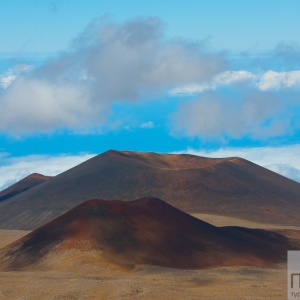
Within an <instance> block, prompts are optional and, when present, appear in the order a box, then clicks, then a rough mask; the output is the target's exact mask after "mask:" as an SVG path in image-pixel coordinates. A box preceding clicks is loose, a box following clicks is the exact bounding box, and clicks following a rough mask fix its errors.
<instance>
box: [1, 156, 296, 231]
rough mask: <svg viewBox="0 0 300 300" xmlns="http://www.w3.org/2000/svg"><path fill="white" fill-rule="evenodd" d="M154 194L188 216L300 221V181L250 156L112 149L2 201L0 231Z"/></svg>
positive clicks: (274, 221)
mask: <svg viewBox="0 0 300 300" xmlns="http://www.w3.org/2000/svg"><path fill="white" fill-rule="evenodd" d="M149 196H151V197H156V198H160V199H163V200H164V201H166V202H167V203H170V204H172V205H174V206H175V207H177V208H179V209H181V210H183V211H185V212H188V213H197V212H201V213H212V214H220V215H226V216H233V217H239V218H245V219H249V220H254V221H260V222H262V221H263V222H271V223H277V224H279V223H280V224H297V225H299V215H300V184H299V183H297V182H295V181H292V180H290V179H287V178H285V177H283V176H281V175H278V174H276V173H274V172H271V171H269V170H267V169H265V168H262V167H260V166H258V165H256V164H254V163H251V162H249V161H247V160H244V159H240V158H222V159H212V158H204V157H198V156H193V155H175V154H156V153H138V152H130V151H122V152H119V151H108V152H105V153H103V154H101V155H98V156H96V157H94V158H92V159H90V160H88V161H86V162H84V163H82V164H80V165H78V166H76V167H74V168H72V169H70V170H68V171H66V172H64V173H62V174H60V175H58V176H56V177H54V178H53V179H51V180H49V181H47V182H45V183H43V184H42V185H38V186H36V187H34V188H31V189H30V190H28V191H26V192H23V193H21V194H19V195H17V196H14V197H12V198H10V199H9V200H7V201H4V202H2V203H0V228H13V229H35V228H37V227H39V226H41V225H43V224H45V223H47V222H49V221H51V220H53V219H54V218H56V217H57V216H59V215H61V214H63V213H64V212H66V211H68V210H70V209H71V208H72V207H74V206H76V205H78V204H80V203H83V202H84V201H86V200H87V199H106V200H112V199H122V200H134V199H138V198H142V197H149Z"/></svg>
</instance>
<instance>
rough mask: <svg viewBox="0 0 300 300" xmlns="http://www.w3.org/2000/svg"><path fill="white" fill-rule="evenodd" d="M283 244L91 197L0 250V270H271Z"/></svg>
mask: <svg viewBox="0 0 300 300" xmlns="http://www.w3.org/2000/svg"><path fill="white" fill-rule="evenodd" d="M288 247H289V242H288V240H287V239H286V238H285V237H283V236H281V235H278V234H275V233H272V232H268V231H264V230H250V229H246V228H237V227H223V228H222V227H221V228H218V227H215V226H212V225H210V224H208V223H205V222H203V221H201V220H199V219H196V218H194V217H192V216H190V215H188V214H186V213H184V212H182V211H180V210H178V209H176V208H175V207H172V206H171V205H169V204H167V203H165V202H163V201H161V200H159V199H156V198H143V199H139V200H135V201H130V202H126V201H105V200H90V201H87V202H85V203H83V204H80V205H79V206H77V207H75V208H74V209H72V210H70V211H69V212H67V213H65V214H63V215H62V216H60V217H58V218H57V219H55V220H53V221H51V222H50V223H48V224H46V225H44V226H42V227H40V228H39V229H37V230H35V231H33V232H32V233H30V234H28V235H26V236H25V237H23V238H22V239H20V240H19V241H16V242H14V243H13V244H11V245H9V246H7V247H6V248H4V249H3V250H2V251H0V262H1V264H0V265H1V266H2V268H4V269H21V268H25V267H28V266H35V267H46V268H57V267H62V266H68V265H69V263H70V262H71V265H75V266H76V265H80V264H82V263H84V261H85V259H86V258H87V257H89V256H90V255H91V254H92V256H93V260H92V263H93V264H100V265H103V266H113V267H126V268H132V267H134V266H135V265H140V264H148V265H158V266H165V267H173V268H183V269H202V268H211V267H220V266H236V265H247V266H249V265H255V266H270V265H272V264H274V263H277V262H279V261H281V260H282V259H284V258H285V255H286V249H287V248H288Z"/></svg>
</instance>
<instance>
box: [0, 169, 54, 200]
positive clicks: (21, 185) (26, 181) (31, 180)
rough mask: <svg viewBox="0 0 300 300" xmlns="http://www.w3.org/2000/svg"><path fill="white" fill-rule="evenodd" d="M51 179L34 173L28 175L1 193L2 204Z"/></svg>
mask: <svg viewBox="0 0 300 300" xmlns="http://www.w3.org/2000/svg"><path fill="white" fill-rule="evenodd" d="M50 178H52V176H44V175H42V174H38V173H33V174H31V175H28V176H27V177H25V178H23V179H22V180H20V181H18V182H16V183H15V184H13V185H11V186H10V187H8V188H6V189H5V190H3V191H1V192H0V202H1V201H4V200H6V199H9V198H11V197H13V196H15V195H18V194H20V193H23V192H25V191H27V190H29V189H31V188H33V187H34V186H36V185H38V184H40V183H43V182H45V181H47V180H49V179H50Z"/></svg>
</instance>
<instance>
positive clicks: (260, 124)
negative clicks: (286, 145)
mask: <svg viewBox="0 0 300 300" xmlns="http://www.w3.org/2000/svg"><path fill="white" fill-rule="evenodd" d="M299 88H300V71H288V72H275V71H266V72H263V73H261V74H254V73H251V72H247V71H226V72H223V73H220V74H218V75H216V76H214V77H213V78H212V80H211V81H210V82H208V83H207V84H206V85H203V84H202V85H198V86H197V85H193V86H187V87H184V88H178V89H173V90H172V92H173V95H174V94H180V93H183V94H185V95H187V94H189V93H192V94H194V97H193V98H192V99H191V98H189V99H188V100H182V101H181V102H180V104H179V106H178V108H177V110H176V112H175V113H173V114H172V115H171V120H172V122H171V124H172V130H173V133H175V134H177V133H181V134H184V135H188V136H199V137H200V138H206V139H207V138H208V139H211V138H214V139H216V138H217V139H223V140H226V139H227V138H240V137H250V138H251V139H255V140H263V139H268V138H273V137H274V138H275V137H281V136H289V135H293V134H294V133H295V132H297V130H298V129H299V128H300V124H299V121H298V120H299V115H300V103H299V96H300V94H299Z"/></svg>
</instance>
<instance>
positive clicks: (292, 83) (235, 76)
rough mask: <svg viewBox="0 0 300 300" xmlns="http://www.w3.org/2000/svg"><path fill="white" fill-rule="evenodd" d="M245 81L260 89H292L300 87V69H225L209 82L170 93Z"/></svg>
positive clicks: (198, 92) (192, 91) (196, 90)
mask: <svg viewBox="0 0 300 300" xmlns="http://www.w3.org/2000/svg"><path fill="white" fill-rule="evenodd" d="M239 83H245V84H247V85H248V86H249V87H251V88H253V89H257V90H260V91H268V90H281V89H292V88H299V87H300V71H289V72H275V71H272V70H269V71H266V72H263V73H258V74H254V73H251V72H248V71H245V70H239V71H225V72H222V73H220V74H217V75H215V76H214V77H213V78H212V79H211V80H210V81H209V82H206V83H200V84H197V83H193V84H188V85H184V86H181V87H176V88H173V89H171V90H170V92H169V93H170V95H173V96H176V95H185V94H200V93H202V92H204V91H207V90H216V89H217V88H220V87H224V86H230V85H236V84H239Z"/></svg>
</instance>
